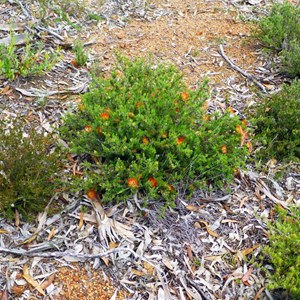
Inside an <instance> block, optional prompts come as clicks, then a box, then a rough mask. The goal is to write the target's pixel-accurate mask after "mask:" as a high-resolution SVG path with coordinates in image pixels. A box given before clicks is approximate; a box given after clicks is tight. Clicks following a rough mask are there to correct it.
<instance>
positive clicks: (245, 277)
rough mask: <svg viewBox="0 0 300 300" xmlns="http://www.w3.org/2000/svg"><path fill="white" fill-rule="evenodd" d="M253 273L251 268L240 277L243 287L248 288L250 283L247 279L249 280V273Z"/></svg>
mask: <svg viewBox="0 0 300 300" xmlns="http://www.w3.org/2000/svg"><path fill="white" fill-rule="evenodd" d="M252 272H253V268H252V267H251V268H249V269H248V271H247V272H246V273H245V274H244V275H243V277H242V281H243V283H244V284H245V285H247V286H249V285H250V283H249V282H248V280H249V278H250V275H251V273H252Z"/></svg>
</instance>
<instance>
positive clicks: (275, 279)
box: [263, 207, 300, 299]
mask: <svg viewBox="0 0 300 300" xmlns="http://www.w3.org/2000/svg"><path fill="white" fill-rule="evenodd" d="M278 212H279V217H278V219H277V220H276V221H275V222H274V223H271V224H270V225H269V239H270V244H269V245H268V246H266V247H265V248H264V251H263V252H264V253H265V254H266V255H268V257H269V258H270V260H271V263H272V264H273V266H274V268H275V270H274V272H272V273H270V274H269V278H270V284H269V288H270V289H277V288H282V289H285V290H287V291H288V292H289V293H290V295H291V297H292V298H291V299H300V208H299V207H294V208H291V213H290V214H288V213H287V211H286V210H283V209H278Z"/></svg>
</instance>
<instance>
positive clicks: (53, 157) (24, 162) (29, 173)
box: [0, 121, 60, 220]
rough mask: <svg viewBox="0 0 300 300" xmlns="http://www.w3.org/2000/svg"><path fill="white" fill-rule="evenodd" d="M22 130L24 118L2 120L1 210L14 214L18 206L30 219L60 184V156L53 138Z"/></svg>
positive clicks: (0, 158)
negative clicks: (52, 145) (53, 148)
mask: <svg viewBox="0 0 300 300" xmlns="http://www.w3.org/2000/svg"><path fill="white" fill-rule="evenodd" d="M23 130H24V123H23V122H21V121H15V122H12V123H11V124H9V123H8V122H3V121H1V122H0V212H1V214H2V215H4V216H6V217H9V218H12V217H13V216H14V213H15V211H16V210H17V211H18V212H19V213H21V214H22V216H24V217H25V218H27V219H29V220H30V219H31V218H33V217H34V216H35V215H36V213H38V212H40V211H43V210H44V208H45V207H46V205H47V204H48V202H49V199H50V197H51V196H53V195H54V194H55V189H56V188H57V187H58V186H59V184H58V181H57V174H58V172H59V170H60V163H59V161H60V159H59V158H60V157H59V154H58V153H57V151H55V152H52V150H51V144H52V143H53V140H52V139H51V138H47V137H44V135H43V134H38V133H36V132H35V131H34V130H33V129H30V130H29V131H28V132H27V134H24V131H23Z"/></svg>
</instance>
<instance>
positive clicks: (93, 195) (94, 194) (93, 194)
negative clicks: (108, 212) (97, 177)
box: [86, 189, 98, 200]
mask: <svg viewBox="0 0 300 300" xmlns="http://www.w3.org/2000/svg"><path fill="white" fill-rule="evenodd" d="M86 195H87V196H88V198H89V199H90V200H96V199H97V196H98V194H97V192H96V191H95V190H93V189H90V190H88V192H87V193H86Z"/></svg>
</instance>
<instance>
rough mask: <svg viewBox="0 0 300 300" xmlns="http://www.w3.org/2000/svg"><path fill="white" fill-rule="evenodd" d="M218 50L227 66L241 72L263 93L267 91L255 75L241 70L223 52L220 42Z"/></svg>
mask: <svg viewBox="0 0 300 300" xmlns="http://www.w3.org/2000/svg"><path fill="white" fill-rule="evenodd" d="M219 47H220V51H219V53H220V54H221V56H222V57H223V58H224V60H225V61H226V62H227V63H228V64H229V66H230V67H231V68H232V69H233V70H235V71H237V72H239V73H240V74H242V75H243V76H244V77H246V78H248V79H249V80H251V81H252V82H253V83H254V84H256V85H257V86H258V87H259V88H260V89H261V90H262V91H263V92H264V93H267V90H266V88H265V87H264V86H263V85H262V84H261V83H260V82H259V81H258V80H257V79H256V78H255V76H253V75H250V74H248V73H247V72H245V71H244V70H242V69H241V68H239V67H238V66H236V65H235V64H234V63H233V61H232V60H231V59H230V58H229V57H228V56H227V55H226V54H225V52H224V49H223V45H222V44H220V46H219Z"/></svg>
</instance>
